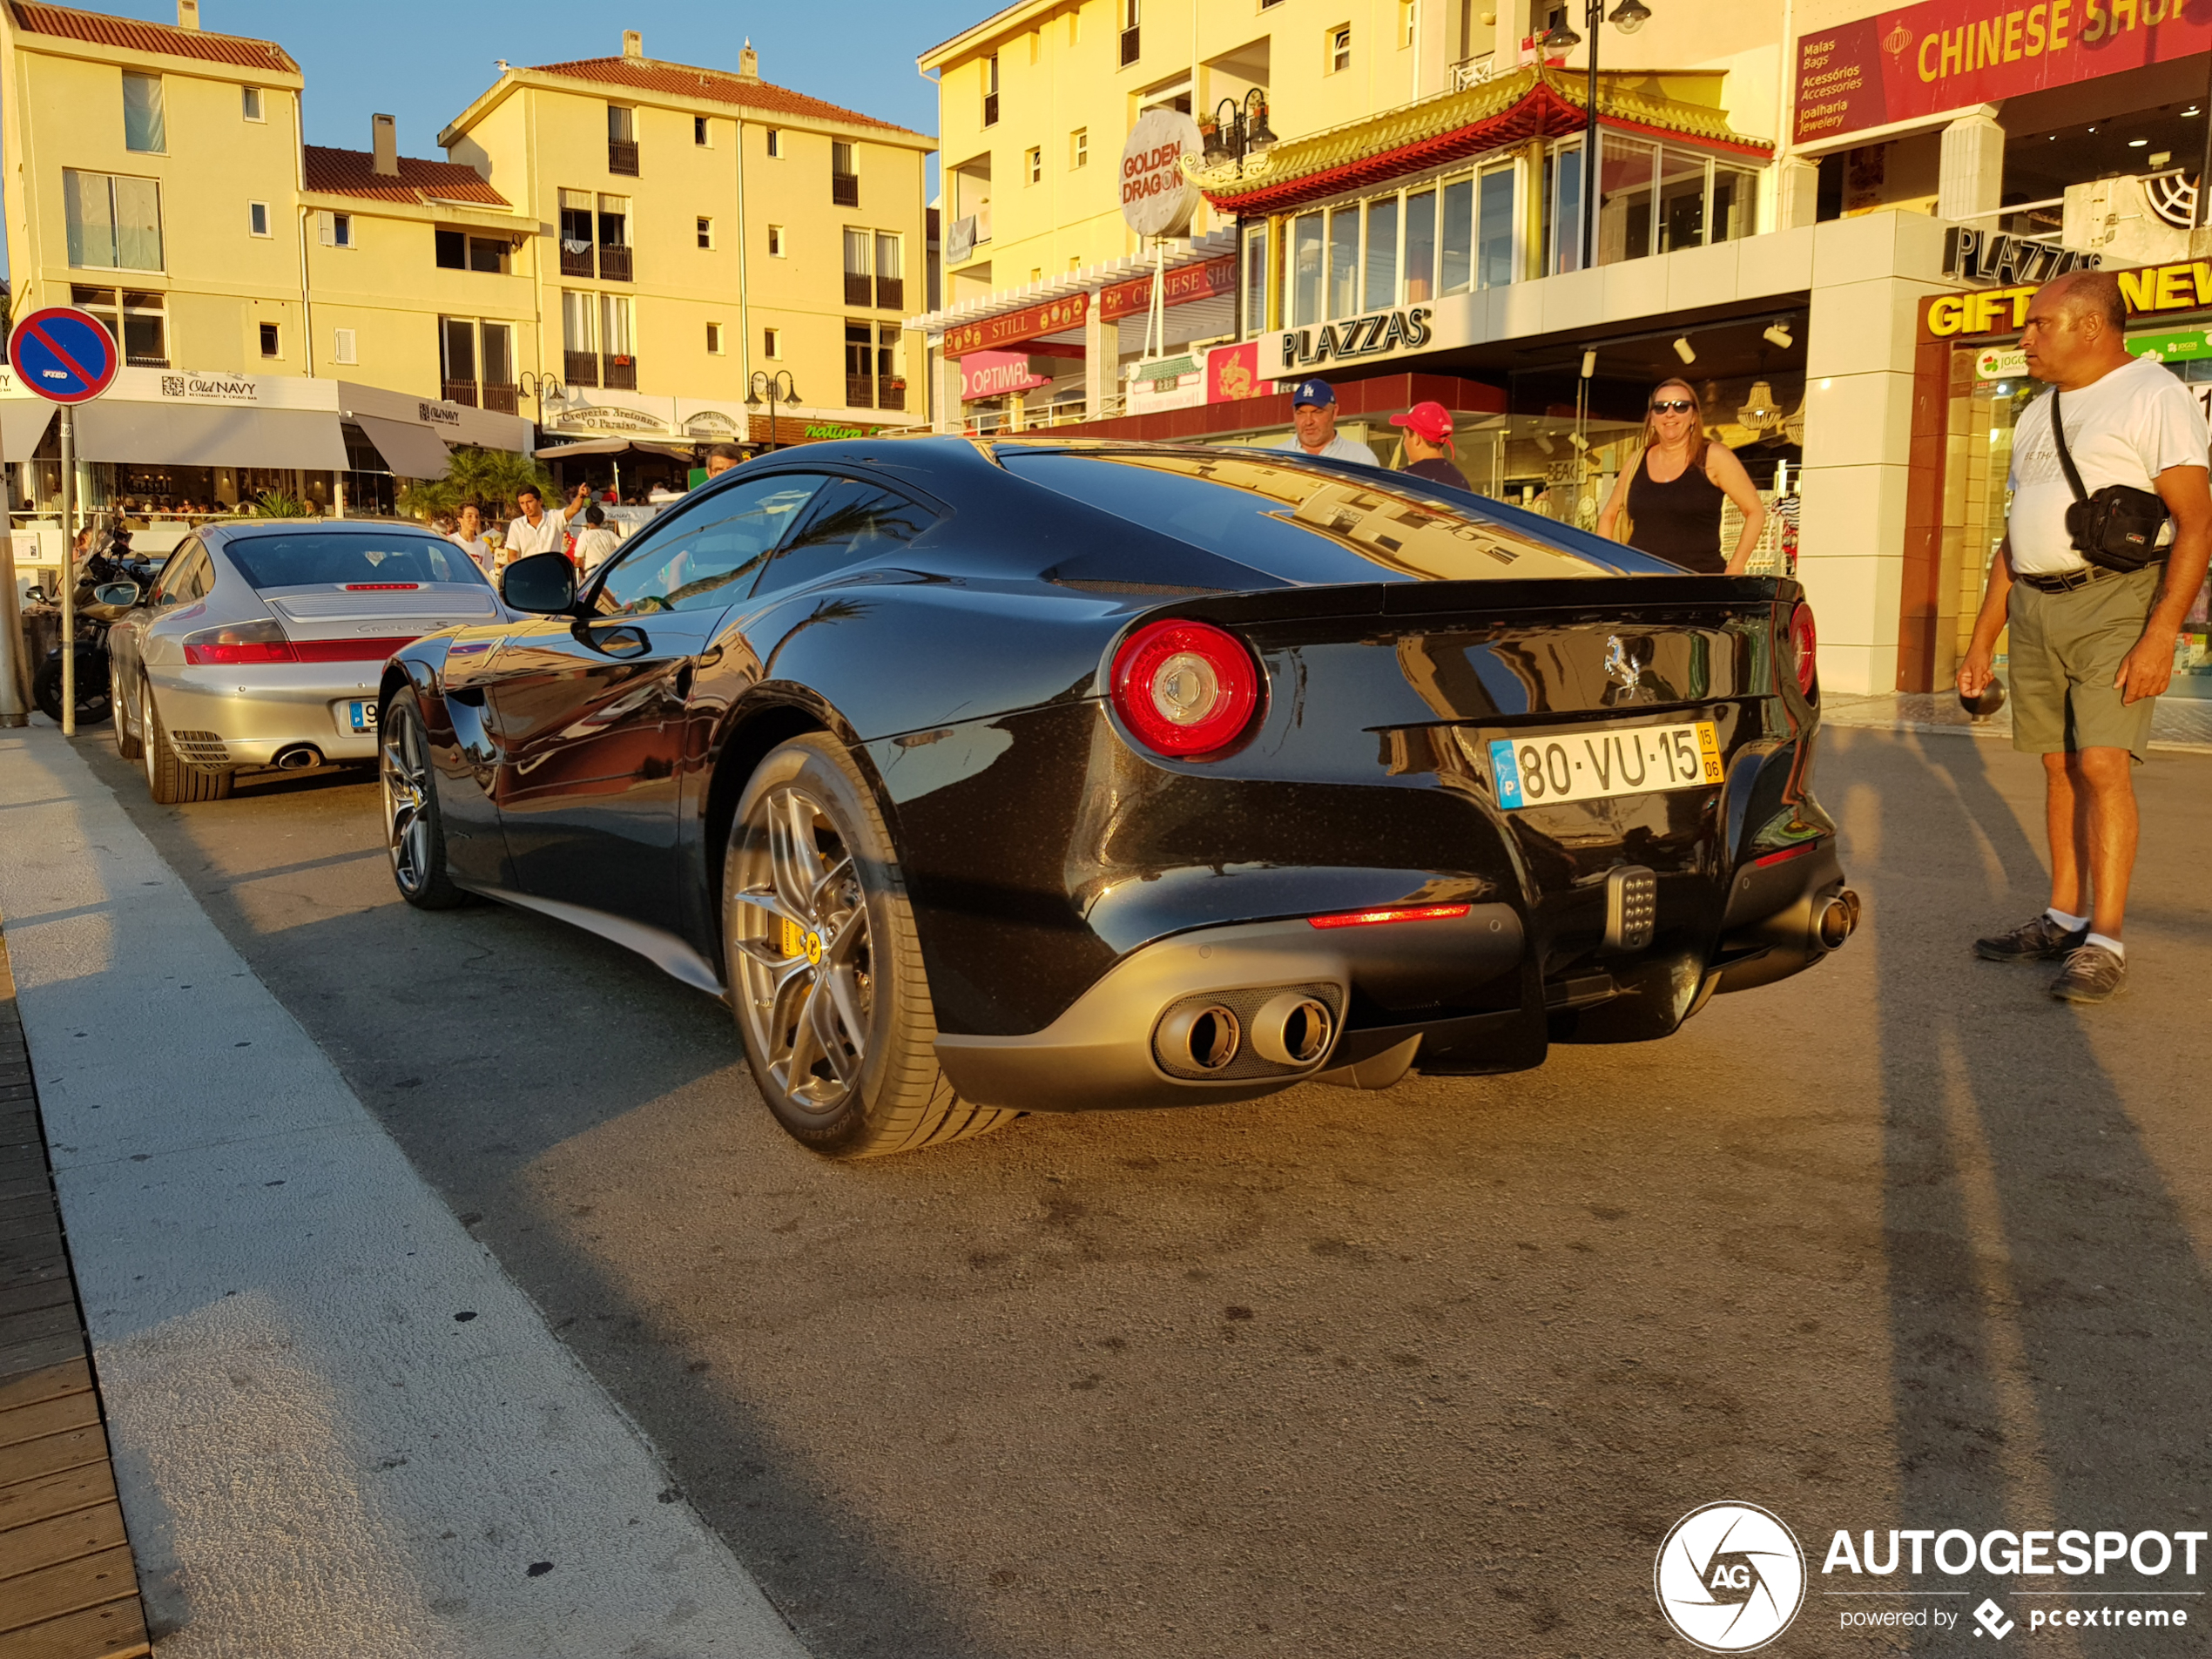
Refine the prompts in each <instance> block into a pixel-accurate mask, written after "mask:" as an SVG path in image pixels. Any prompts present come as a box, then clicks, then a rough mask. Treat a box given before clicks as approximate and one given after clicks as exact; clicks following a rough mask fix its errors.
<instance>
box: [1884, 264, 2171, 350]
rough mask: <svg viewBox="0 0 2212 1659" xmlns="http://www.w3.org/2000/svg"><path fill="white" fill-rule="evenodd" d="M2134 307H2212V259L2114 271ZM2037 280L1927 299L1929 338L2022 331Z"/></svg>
mask: <svg viewBox="0 0 2212 1659" xmlns="http://www.w3.org/2000/svg"><path fill="white" fill-rule="evenodd" d="M2112 274H2113V275H2114V276H2116V277H2118V278H2119V279H2120V292H2121V294H2122V295H2123V296H2124V297H2125V298H2126V300H2127V301H2128V311H2129V312H2130V313H2131V314H2135V315H2138V316H2141V315H2144V314H2156V313H2159V312H2169V311H2196V310H2200V309H2203V308H2206V307H2212V261H2207V260H2187V261H2184V262H2182V264H2179V265H2146V266H2142V267H2141V269H2140V270H2134V271H2114V273H2112ZM2035 292H2036V290H2035V286H2034V285H2033V284H2029V285H2027V286H2024V287H2016V288H1985V289H1983V290H1982V291H1981V292H1980V293H1939V294H1937V295H1936V296H1935V297H1934V298H1932V299H1930V300H1922V301H1921V310H1920V334H1921V338H1922V339H1924V340H1968V339H1972V338H1973V337H1974V336H1975V335H1977V334H2018V333H2019V332H2020V330H2021V329H2023V328H2025V327H2027V302H2028V301H2029V300H2033V298H2034V297H2035Z"/></svg>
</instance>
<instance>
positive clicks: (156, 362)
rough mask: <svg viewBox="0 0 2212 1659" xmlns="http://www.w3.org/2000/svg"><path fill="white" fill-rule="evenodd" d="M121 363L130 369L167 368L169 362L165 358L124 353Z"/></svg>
mask: <svg viewBox="0 0 2212 1659" xmlns="http://www.w3.org/2000/svg"><path fill="white" fill-rule="evenodd" d="M123 361H125V363H126V364H128V365H129V366H130V367H131V368H168V367H169V360H168V359H167V358H166V357H144V356H141V355H139V354H138V353H137V352H128V353H125V355H124V359H123Z"/></svg>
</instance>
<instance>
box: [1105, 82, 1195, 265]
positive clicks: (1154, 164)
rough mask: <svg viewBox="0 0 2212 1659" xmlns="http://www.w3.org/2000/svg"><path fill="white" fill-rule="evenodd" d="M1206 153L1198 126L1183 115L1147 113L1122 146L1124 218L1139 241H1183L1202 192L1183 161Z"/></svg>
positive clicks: (1159, 112) (1154, 111)
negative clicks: (1164, 238)
mask: <svg viewBox="0 0 2212 1659" xmlns="http://www.w3.org/2000/svg"><path fill="white" fill-rule="evenodd" d="M1204 149H1205V143H1204V140H1203V139H1202V138H1199V136H1198V124H1197V122H1196V121H1193V120H1192V119H1191V118H1190V117H1189V116H1187V115H1185V114H1184V113H1183V112H1182V111H1180V110H1165V109H1161V110H1147V111H1144V113H1143V114H1142V115H1140V116H1138V117H1137V118H1136V125H1135V126H1133V127H1131V128H1130V132H1129V142H1128V143H1126V144H1124V145H1123V146H1122V218H1123V219H1125V220H1127V221H1128V224H1129V227H1130V229H1131V230H1133V231H1135V232H1136V233H1137V234H1138V235H1139V236H1180V235H1182V234H1183V233H1184V232H1185V231H1186V230H1188V229H1190V215H1191V214H1192V213H1194V212H1197V206H1198V187H1197V185H1194V184H1192V183H1191V182H1190V178H1189V177H1188V176H1187V175H1186V174H1185V173H1184V171H1183V158H1184V156H1186V155H1191V156H1195V155H1198V154H1201V153H1203V152H1204Z"/></svg>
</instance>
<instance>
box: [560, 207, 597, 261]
mask: <svg viewBox="0 0 2212 1659" xmlns="http://www.w3.org/2000/svg"><path fill="white" fill-rule="evenodd" d="M591 203H592V195H591V192H590V191H588V190H563V192H561V274H562V275H563V276H580V277H588V276H596V275H597V274H598V272H597V267H596V266H593V264H592V262H591V248H592V244H593V243H594V242H596V241H597V239H598V237H597V232H596V231H594V230H593V228H592V223H591Z"/></svg>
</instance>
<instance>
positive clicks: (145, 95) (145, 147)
mask: <svg viewBox="0 0 2212 1659" xmlns="http://www.w3.org/2000/svg"><path fill="white" fill-rule="evenodd" d="M123 147H124V148H125V149H126V150H138V151H142V152H145V154H147V155H152V156H159V155H166V154H167V153H168V152H169V130H168V124H167V123H166V122H165V120H163V118H162V111H161V77H160V76H158V75H125V77H124V78H123Z"/></svg>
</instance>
